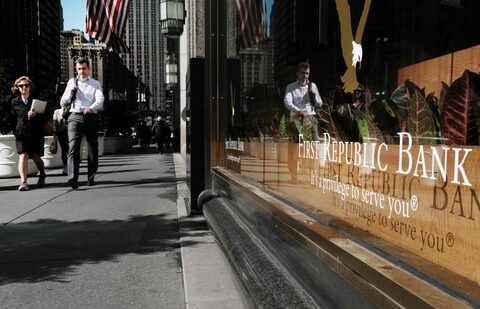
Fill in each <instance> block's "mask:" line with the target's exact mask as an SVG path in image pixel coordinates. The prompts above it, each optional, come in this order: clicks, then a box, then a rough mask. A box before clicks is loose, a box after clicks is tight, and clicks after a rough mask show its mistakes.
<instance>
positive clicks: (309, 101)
mask: <svg viewBox="0 0 480 309" xmlns="http://www.w3.org/2000/svg"><path fill="white" fill-rule="evenodd" d="M309 76H310V64H309V63H308V62H301V63H299V64H298V65H297V80H296V81H294V82H293V83H290V84H288V86H287V88H286V89H285V97H284V99H283V103H284V104H285V106H286V107H287V108H288V109H289V110H290V114H291V118H290V119H291V121H295V122H298V121H300V120H303V119H304V118H306V119H308V120H309V121H310V122H311V123H312V127H313V131H312V139H313V140H318V138H319V136H318V121H317V118H316V117H315V115H316V113H315V106H321V105H322V103H323V102H322V98H321V97H320V94H319V93H318V89H317V85H315V83H312V82H310V81H309V80H308V77H309ZM297 127H298V126H297Z"/></svg>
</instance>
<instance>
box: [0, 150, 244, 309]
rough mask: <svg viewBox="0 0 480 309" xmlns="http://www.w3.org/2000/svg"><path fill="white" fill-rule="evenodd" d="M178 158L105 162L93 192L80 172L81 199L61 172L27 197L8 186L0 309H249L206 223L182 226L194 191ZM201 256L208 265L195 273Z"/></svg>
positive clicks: (1, 192) (128, 157)
mask: <svg viewBox="0 0 480 309" xmlns="http://www.w3.org/2000/svg"><path fill="white" fill-rule="evenodd" d="M177 156H178V154H177ZM174 159H175V154H164V155H162V156H160V155H157V154H154V153H153V152H152V153H148V154H141V153H138V150H129V151H128V152H127V153H124V154H116V155H108V156H103V157H101V158H100V168H99V173H98V175H97V177H96V182H97V185H96V186H94V187H87V186H86V185H85V182H86V174H85V173H86V168H85V166H84V165H82V168H81V172H82V174H81V176H80V179H79V184H80V188H79V190H76V191H72V190H71V189H70V188H69V187H64V186H63V184H64V183H65V181H66V176H61V170H60V169H55V170H49V171H48V172H47V175H48V177H47V179H46V182H47V185H46V187H45V188H35V183H36V181H37V177H30V178H29V183H30V184H31V186H30V187H31V190H30V191H28V192H18V191H17V187H18V182H19V180H18V179H17V178H15V179H13V178H12V179H0V304H1V305H0V306H1V307H2V308H186V307H187V308H212V307H215V308H222V306H225V305H226V304H227V303H228V304H229V307H232V308H243V304H242V301H241V300H240V297H239V293H238V291H237V285H236V283H235V282H234V280H233V279H232V277H233V276H232V275H231V273H230V271H229V268H228V267H227V266H226V263H225V260H224V257H223V255H222V254H221V251H220V250H219V248H218V246H217V245H216V243H215V242H214V240H213V237H212V236H211V235H210V233H209V231H208V229H207V227H206V224H205V222H204V220H203V217H202V216H197V218H192V219H190V218H186V217H183V219H182V216H180V220H179V213H184V212H185V210H177V206H178V200H184V196H179V194H182V195H187V194H188V191H187V190H185V188H186V186H185V184H183V187H182V186H181V182H182V181H184V180H185V179H184V178H183V179H181V178H177V175H178V172H177V174H176V168H175V167H176V166H175V160H174ZM177 170H178V168H177ZM179 184H180V185H179ZM179 188H184V189H181V190H180V191H179ZM182 190H183V192H181V191H182ZM180 204H181V203H180ZM182 252H183V256H184V258H183V261H182ZM202 255H203V256H204V258H202V259H201V260H203V263H205V255H206V256H207V260H208V261H209V262H208V263H207V264H206V265H205V264H203V265H200V266H198V267H197V266H196V265H199V262H200V261H199V260H200V259H199V258H198V256H202ZM182 262H183V263H182ZM185 263H187V264H188V267H184V266H183V265H184V264H185ZM185 269H188V270H189V272H185ZM212 273H213V277H212ZM215 276H218V278H216V277H215ZM184 279H185V281H184ZM203 279H205V280H206V281H203ZM209 280H212V281H213V280H215V282H219V281H220V282H221V283H220V286H216V283H212V282H209ZM209 285H210V286H209ZM205 286H207V287H205ZM185 291H187V292H185ZM206 304H209V305H208V306H207V305H206Z"/></svg>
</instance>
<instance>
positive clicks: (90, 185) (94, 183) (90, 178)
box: [87, 176, 97, 187]
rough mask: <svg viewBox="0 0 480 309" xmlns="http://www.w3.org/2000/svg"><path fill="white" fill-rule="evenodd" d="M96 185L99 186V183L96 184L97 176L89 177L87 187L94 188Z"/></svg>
mask: <svg viewBox="0 0 480 309" xmlns="http://www.w3.org/2000/svg"><path fill="white" fill-rule="evenodd" d="M96 184H97V183H96V182H95V176H90V177H88V180H87V186H89V187H93V186H94V185H96Z"/></svg>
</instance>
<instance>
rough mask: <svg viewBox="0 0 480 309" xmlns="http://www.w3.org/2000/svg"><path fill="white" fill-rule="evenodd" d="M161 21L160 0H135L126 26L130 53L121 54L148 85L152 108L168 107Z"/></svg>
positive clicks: (139, 77)
mask: <svg viewBox="0 0 480 309" xmlns="http://www.w3.org/2000/svg"><path fill="white" fill-rule="evenodd" d="M159 21H160V3H159V1H155V0H138V1H132V4H131V8H130V13H129V17H128V21H127V26H126V29H125V35H126V43H127V45H128V47H129V48H130V53H129V54H126V55H123V56H122V57H123V58H124V60H125V64H126V66H127V68H128V69H129V70H130V71H131V72H133V74H137V78H138V79H139V84H143V85H145V89H143V90H142V91H144V92H143V93H144V98H145V99H146V100H147V101H148V104H149V108H150V110H152V111H164V110H165V83H164V80H165V66H164V56H165V54H164V43H163V41H164V38H163V35H161V34H160V25H159Z"/></svg>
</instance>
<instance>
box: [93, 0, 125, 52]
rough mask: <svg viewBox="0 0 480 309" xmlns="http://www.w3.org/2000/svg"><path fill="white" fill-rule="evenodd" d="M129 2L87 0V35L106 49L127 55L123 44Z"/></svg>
mask: <svg viewBox="0 0 480 309" xmlns="http://www.w3.org/2000/svg"><path fill="white" fill-rule="evenodd" d="M130 2H131V0H87V33H88V35H89V36H90V37H92V38H95V39H97V40H99V41H101V42H104V43H105V44H106V45H107V47H109V48H111V49H113V50H115V51H118V52H120V53H127V52H128V47H127V45H126V44H125V42H123V39H122V36H123V32H124V31H125V26H126V21H127V17H128V10H129V8H130Z"/></svg>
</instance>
